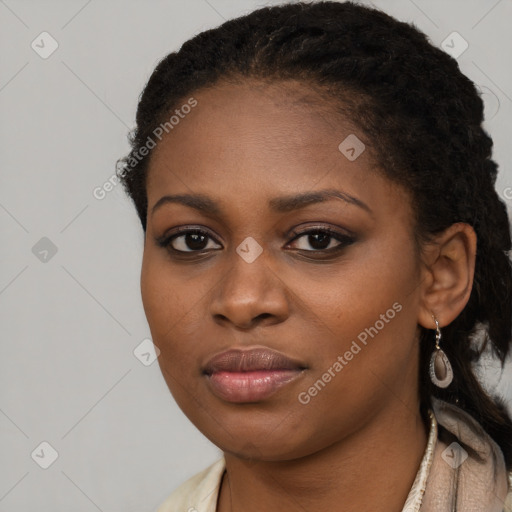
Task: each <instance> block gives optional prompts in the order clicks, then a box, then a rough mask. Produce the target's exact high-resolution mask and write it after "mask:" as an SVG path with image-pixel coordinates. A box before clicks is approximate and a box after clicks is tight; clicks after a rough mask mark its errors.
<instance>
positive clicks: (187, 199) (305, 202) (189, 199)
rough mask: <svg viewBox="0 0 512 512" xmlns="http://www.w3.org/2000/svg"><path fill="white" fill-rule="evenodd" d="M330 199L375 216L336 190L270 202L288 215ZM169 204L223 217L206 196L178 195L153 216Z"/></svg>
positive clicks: (166, 200)
mask: <svg viewBox="0 0 512 512" xmlns="http://www.w3.org/2000/svg"><path fill="white" fill-rule="evenodd" d="M329 199H341V200H342V201H344V202H346V203H348V204H351V205H355V206H358V207H359V208H361V209H363V210H366V211H367V212H368V213H370V214H373V212H372V210H371V208H370V207H369V206H368V205H367V204H366V203H364V202H363V201H361V200H360V199H358V198H356V197H353V196H351V195H349V194H347V193H346V192H342V191H341V190H336V189H325V190H315V191H313V192H304V193H302V194H296V195H290V196H282V197H274V198H272V199H271V200H270V201H269V203H268V204H269V207H270V208H271V209H272V210H274V211H275V212H278V213H286V212H290V211H293V210H299V209H301V208H305V207H306V206H309V205H311V204H315V203H322V202H325V201H328V200H329ZM168 203H178V204H182V205H184V206H188V207H190V208H194V209H195V210H199V211H201V212H203V213H206V214H211V215H217V216H220V215H222V209H221V207H220V206H219V204H218V203H217V202H215V201H214V200H213V199H211V198H210V197H208V196H206V195H204V194H176V195H166V196H163V197H161V198H160V199H159V200H158V201H157V202H156V203H155V205H154V206H153V208H152V209H151V214H154V213H155V211H156V210H157V209H158V208H160V207H161V206H163V205H164V204H168Z"/></svg>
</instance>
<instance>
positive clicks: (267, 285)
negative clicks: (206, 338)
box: [210, 252, 290, 330]
mask: <svg viewBox="0 0 512 512" xmlns="http://www.w3.org/2000/svg"><path fill="white" fill-rule="evenodd" d="M286 290H287V286H286V284H285V283H284V282H283V281H282V280H281V279H280V278H279V277H278V274H277V272H276V271H275V270H274V269H272V268H271V267H270V265H269V263H268V261H267V258H266V257H265V255H264V253H262V254H261V255H260V256H259V257H258V258H257V259H256V260H255V261H253V262H251V263H248V262H247V261H245V260H244V259H243V258H241V257H240V256H239V255H238V254H237V253H235V252H234V253H233V256H232V261H230V262H229V269H228V270H227V271H226V273H225V274H224V276H223V277H222V278H221V280H220V282H219V283H218V284H217V285H216V288H215V291H214V294H213V299H212V301H211V303H210V312H211V315H212V317H213V319H214V321H215V322H216V323H218V324H223V325H226V324H232V325H234V326H235V327H237V328H238V329H243V330H247V329H252V328H254V327H256V326H257V325H261V324H265V325H273V324H276V323H279V322H282V321H284V320H285V319H286V318H287V317H288V315H289V296H290V294H289V293H287V291H286Z"/></svg>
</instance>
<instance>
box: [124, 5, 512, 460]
mask: <svg viewBox="0 0 512 512" xmlns="http://www.w3.org/2000/svg"><path fill="white" fill-rule="evenodd" d="M245 78H256V79H259V80H265V81H284V80H288V79H290V80H300V81H302V82H304V83H306V84H308V85H309V86H311V87H312V88H315V90H318V91H320V93H321V94H324V97H325V98H326V99H327V100H328V101H329V103H330V104H331V105H332V108H335V109H339V110H340V111H342V112H343V113H344V114H345V115H346V116H348V118H349V119H350V120H351V121H352V122H353V123H354V125H355V126H357V127H359V129H360V130H361V133H362V134H364V135H365V136H366V137H367V139H368V141H371V145H370V144H369V145H370V146H371V151H372V154H374V155H375V157H376V159H377V161H378V163H379V168H380V169H381V171H382V172H383V173H384V174H385V175H386V176H387V177H388V178H389V179H391V180H394V181H396V182H397V183H400V184H402V185H403V186H405V187H406V189H407V190H408V191H409V192H410V193H411V194H412V197H413V199H414V201H413V204H414V207H415V212H414V215H415V223H416V238H417V241H419V242H421V241H427V240H430V239H431V238H432V237H433V235H435V234H436V233H440V232H441V231H443V230H444V229H446V228H447V227H449V226H450V225H452V224H454V223H456V222H464V223H468V224H470V225H471V226H472V227H473V228H474V230H475V232H476V234H477V239H478V242H477V255H476V267H475V274H474V282H473V288H472V291H471V295H470V298H469V301H468V303H467V305H466V307H465V308H464V310H463V311H462V313H461V314H460V315H459V316H458V317H457V318H456V319H455V320H454V321H453V322H452V323H451V324H450V325H448V326H446V327H445V328H444V330H443V350H444V351H445V352H446V354H447V356H448V357H449V359H450V361H451V363H452V366H453V370H454V381H453V383H452V384H451V385H450V386H449V387H448V388H446V389H439V388H437V387H434V386H433V384H432V383H431V381H430V379H429V378H428V363H429V356H430V353H431V352H432V349H433V343H432V334H433V332H432V331H431V330H429V329H426V328H423V327H421V328H420V329H421V334H420V372H419V377H418V378H419V381H420V405H421V410H422V412H423V413H424V412H425V411H426V410H427V408H428V407H430V397H431V396H436V397H438V398H441V399H443V400H446V401H448V402H450V403H456V404H457V405H458V406H459V407H461V408H463V409H464V410H465V411H466V412H468V413H469V414H471V415H472V416H473V417H475V418H476V419H477V420H478V421H479V422H480V423H481V425H482V426H483V428H484V429H485V430H486V431H487V432H488V433H489V435H490V436H491V437H492V438H493V439H494V440H495V441H496V442H497V443H498V445H499V446H500V448H501V449H502V452H503V454H504V457H505V463H506V466H507V469H508V470H510V469H512V420H511V418H510V416H509V414H508V412H507V409H506V407H505V404H504V402H503V399H502V398H500V397H498V396H491V395H490V392H489V391H486V390H485V389H484V388H483V387H482V385H481V384H480V382H479V380H478V378H477V375H476V371H475V363H477V362H478V361H479V360H480V359H481V358H482V354H483V353H484V350H486V349H490V350H491V351H492V353H493V354H494V355H495V356H497V357H498V359H499V360H500V361H501V364H502V366H503V364H504V361H505V359H506V356H507V354H508V352H509V349H510V344H511V331H512V326H511V323H512V300H511V297H512V266H511V262H510V259H509V256H508V251H509V250H510V249H511V237H510V226H509V220H508V217H507V211H506V207H505V205H504V203H503V202H502V201H501V200H500V198H499V196H498V194H497V193H496V190H495V187H494V185H495V181H496V175H497V164H496V163H495V162H494V161H493V160H492V159H491V152H492V145H493V142H492V139H491V138H490V137H489V135H488V134H487V133H486V132H485V131H484V129H483V128H482V121H483V102H482V99H481V97H480V96H479V94H478V93H477V91H476V89H475V86H474V84H473V82H472V81H471V80H470V79H469V78H467V77H466V76H465V75H464V74H463V73H462V72H461V71H460V70H459V67H458V64H457V61H456V60H455V59H453V58H452V57H450V56H449V55H447V54H446V53H445V52H443V51H442V50H440V49H439V48H436V47H434V46H433V45H431V44H430V43H429V41H428V39H427V36H426V35H425V34H423V33H422V32H420V31H419V30H418V29H416V28H415V27H414V26H413V25H411V24H408V23H405V22H400V21H398V20H396V19H395V18H393V17H391V16H389V15H387V14H385V13H383V12H381V11H379V10H377V9H373V8H369V7H365V6H361V5H358V4H356V3H354V2H351V1H347V2H344V3H340V2H333V1H319V2H314V3H305V2H294V3H289V4H283V5H280V6H272V7H264V8H261V9H258V10H256V11H253V12H252V13H250V14H248V15H245V16H242V17H239V18H236V19H233V20H229V21H227V22H225V23H223V24H222V25H221V26H220V27H218V28H215V29H212V30H207V31H205V32H202V33H200V34H198V35H196V36H195V37H193V38H192V39H190V40H188V41H187V42H186V43H184V44H183V46H182V47H181V48H180V50H179V51H177V52H173V53H170V54H169V55H167V56H166V57H165V58H163V59H162V60H161V61H160V62H159V63H158V65H157V66H156V68H155V70H154V72H153V73H152V75H151V77H150V78H149V80H148V82H147V84H146V86H145V89H144V91H143V93H142V94H141V97H140V101H139V104H138V108H137V114H136V128H135V129H134V130H133V131H132V132H131V133H130V134H129V141H130V145H131V152H130V154H129V155H127V156H126V157H124V158H122V159H120V160H119V161H118V164H120V167H119V168H118V176H119V178H120V179H121V181H122V183H123V186H124V188H125V190H126V192H127V193H128V195H129V196H130V197H131V199H132V200H133V202H134V204H135V207H136V209H137V213H138V216H139V218H140V221H141V223H142V227H143V229H144V231H146V220H147V195H146V173H147V169H148V162H149V159H150V156H151V152H149V154H147V155H146V156H144V157H143V158H141V157H140V154H141V153H140V149H141V148H142V147H143V146H144V145H145V144H146V143H147V140H148V137H151V134H152V133H153V131H154V129H155V127H156V126H157V125H159V124H160V123H163V122H164V121H165V120H166V119H167V118H168V117H169V115H170V113H172V111H173V109H175V108H176V107H177V106H179V105H180V104H181V102H183V101H184V100H183V98H186V97H187V96H190V95H191V94H192V93H193V92H194V91H197V90H198V89H199V88H203V87H212V86H214V85H215V83H218V82H219V81H220V80H228V81H229V80H232V81H240V80H244V79H245ZM135 156H137V158H134V157H135ZM478 333H480V334H483V342H482V343H475V336H476V335H477V334H478Z"/></svg>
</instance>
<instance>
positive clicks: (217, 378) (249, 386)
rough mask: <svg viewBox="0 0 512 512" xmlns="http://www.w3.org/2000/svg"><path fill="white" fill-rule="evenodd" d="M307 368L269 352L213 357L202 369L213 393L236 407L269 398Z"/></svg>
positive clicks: (230, 352)
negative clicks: (238, 404)
mask: <svg viewBox="0 0 512 512" xmlns="http://www.w3.org/2000/svg"><path fill="white" fill-rule="evenodd" d="M305 369H306V366H304V365H302V364H300V363H299V362H297V361H294V360H292V359H290V358H288V357H286V356H285V355H284V354H282V353H280V352H276V351H274V350H270V349H266V348H255V349H250V350H241V349H231V350H228V351H226V352H222V353H221V354H218V355H216V356H214V357H213V358H212V359H210V360H209V361H208V363H207V364H206V366H205V367H204V369H203V375H205V376H206V379H207V382H208V385H209V387H210V389H211V391H212V392H213V393H214V394H215V395H216V396H218V397H219V398H221V399H223V400H225V401H228V402H234V403H251V402H252V403H254V402H260V401H262V400H265V399H266V398H269V397H270V396H271V395H273V394H274V393H275V392H277V391H278V390H279V389H280V388H282V387H283V386H285V385H287V384H289V383H291V382H293V381H294V380H296V379H297V378H298V377H300V376H301V375H302V373H303V371H304V370H305Z"/></svg>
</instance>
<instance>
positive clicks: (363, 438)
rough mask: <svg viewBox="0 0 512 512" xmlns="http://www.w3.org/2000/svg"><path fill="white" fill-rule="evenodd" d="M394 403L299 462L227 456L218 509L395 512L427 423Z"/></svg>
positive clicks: (415, 464) (421, 448)
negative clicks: (350, 432)
mask: <svg viewBox="0 0 512 512" xmlns="http://www.w3.org/2000/svg"><path fill="white" fill-rule="evenodd" d="M395 402H396V404H395V406H394V407H390V408H386V409H385V410H383V411H382V413H381V414H380V415H378V417H375V418H373V419H372V421H371V422H369V423H368V424H367V425H365V427H364V428H362V429H360V430H358V431H357V432H356V433H354V434H352V435H350V436H348V437H347V438H344V439H342V440H341V441H339V442H337V443H336V444H334V445H330V446H328V447H326V448H324V449H322V450H321V451H318V452H316V453H314V454H312V455H308V456H306V457H302V458H300V459H295V460H289V461H278V462H275V461H271V462H269V461H251V462H250V463H248V462H247V460H243V459H240V458H238V457H236V456H234V455H232V454H227V453H226V454H225V460H226V473H225V475H224V478H223V480H222V484H221V489H220V492H219V500H218V506H217V511H218V512H241V511H244V512H260V511H261V510H298V511H300V510H333V511H335V510H340V509H342V510H343V511H344V512H356V511H358V512H359V511H360V510H372V511H373V512H401V511H402V508H403V505H404V503H405V500H406V499H407V495H408V493H409V491H410V488H411V486H412V484H413V482H414V478H415V477H416V473H417V471H418V468H419V465H420V462H421V459H422V457H423V454H424V452H425V448H426V444H427V437H428V426H427V425H426V424H425V421H424V420H423V418H422V417H421V414H420V411H419V408H418V409H417V410H416V409H414V410H412V411H413V412H412V411H411V409H406V410H407V412H406V413H404V405H403V404H402V403H401V402H400V401H398V400H395Z"/></svg>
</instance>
